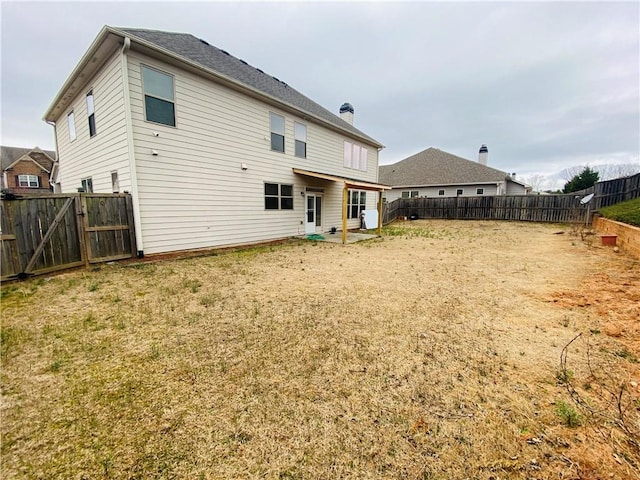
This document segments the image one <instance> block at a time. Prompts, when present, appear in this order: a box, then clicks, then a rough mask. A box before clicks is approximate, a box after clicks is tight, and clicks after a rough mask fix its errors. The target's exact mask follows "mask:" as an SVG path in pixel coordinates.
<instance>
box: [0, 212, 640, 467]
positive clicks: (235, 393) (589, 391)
mask: <svg viewBox="0 0 640 480" xmlns="http://www.w3.org/2000/svg"><path fill="white" fill-rule="evenodd" d="M560 232H564V233H560ZM639 326H640V261H638V260H637V259H633V258H631V257H628V256H625V255H624V254H623V253H618V254H616V253H614V252H613V250H612V249H611V247H603V246H601V245H599V242H597V241H593V242H592V241H591V240H590V239H589V238H587V239H586V241H584V240H582V239H581V238H580V237H579V236H576V235H573V234H572V233H571V229H570V228H569V227H563V226H558V225H538V224H519V223H497V222H458V221H416V222H404V223H397V224H395V225H393V226H391V227H389V228H386V229H385V231H384V236H383V238H380V239H376V240H370V241H367V242H360V243H357V244H352V245H346V246H343V245H335V244H327V243H320V242H311V241H302V240H301V241H295V242H291V243H287V244H284V245H277V246H268V247H260V248H252V249H248V250H241V251H236V252H226V253H219V254H217V255H208V256H203V257H199V258H189V259H182V260H180V259H171V260H163V261H156V262H145V263H130V264H118V265H102V266H100V267H96V268H94V269H91V270H86V271H74V272H70V273H64V274H60V275H56V276H53V277H51V278H37V279H32V280H29V281H26V282H21V283H12V284H6V285H3V286H2V337H1V339H2V350H1V355H2V356H1V359H2V371H1V389H2V391H1V393H2V397H1V400H2V401H1V404H0V406H1V414H2V418H1V427H0V428H1V433H2V439H1V440H2V447H1V448H2V450H1V452H2V458H1V460H2V462H1V467H0V477H2V478H3V479H10V478H47V479H53V478H64V479H67V478H75V479H98V478H140V479H142V478H203V479H244V478H266V479H338V478H352V479H385V478H389V479H391V478H393V479H400V478H406V479H486V480H489V479H492V480H498V479H510V478H513V479H608V478H611V479H619V480H622V479H634V478H640V475H639V474H638V471H639V470H640V447H639V442H640V439H639V437H638V435H639V432H640V390H639V389H638V388H639V387H638V384H639V383H640V364H639V363H638V359H639V358H640V327H639Z"/></svg>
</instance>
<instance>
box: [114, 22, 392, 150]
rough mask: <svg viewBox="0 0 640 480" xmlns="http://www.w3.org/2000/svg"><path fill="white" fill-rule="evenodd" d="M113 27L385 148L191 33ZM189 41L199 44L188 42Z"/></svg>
mask: <svg viewBox="0 0 640 480" xmlns="http://www.w3.org/2000/svg"><path fill="white" fill-rule="evenodd" d="M110 28H112V29H114V30H119V31H120V32H122V33H125V34H131V35H133V36H135V37H138V38H140V39H141V40H144V41H146V42H149V43H151V44H154V45H156V46H158V47H160V48H164V49H166V50H169V51H171V52H172V53H173V54H175V55H177V56H179V57H182V58H183V59H185V60H187V61H190V62H195V63H198V64H199V65H201V66H203V67H205V68H206V69H208V70H211V71H213V72H216V73H218V74H222V75H224V76H226V77H228V78H229V79H231V80H233V81H235V82H238V83H239V84H241V85H244V86H246V87H248V88H251V89H254V90H257V91H259V92H261V93H262V94H265V95H267V96H269V97H271V98H273V99H275V100H278V101H280V102H282V103H283V104H284V105H289V106H290V107H294V108H295V109H297V110H298V111H299V112H300V113H301V114H303V115H304V114H307V115H310V116H311V117H315V118H316V119H317V120H319V121H324V122H327V123H328V124H333V125H334V127H336V128H339V129H340V130H342V131H345V132H349V133H350V134H351V135H354V136H356V137H357V138H360V139H361V140H364V139H366V141H368V142H371V144H373V145H376V146H382V144H381V143H380V142H378V141H377V140H375V139H374V138H372V137H370V136H369V135H367V134H366V133H364V132H362V131H361V130H359V129H358V128H357V127H355V126H354V125H352V124H350V123H348V122H346V121H344V120H343V119H342V118H341V117H340V116H338V115H337V114H335V113H333V112H332V111H331V110H328V109H327V108H325V107H323V106H322V105H320V104H319V103H317V102H316V101H314V100H312V99H311V98H309V97H308V96H306V95H304V94H303V93H301V92H300V91H299V90H297V89H295V88H293V87H292V86H290V85H289V84H288V83H286V82H284V81H282V80H280V79H279V78H277V77H275V76H273V75H271V74H269V73H266V72H265V71H264V70H262V69H260V68H258V67H256V66H253V65H251V64H249V63H248V62H246V61H245V60H242V59H241V58H239V57H236V56H234V55H232V54H230V53H229V52H228V51H226V50H223V49H221V48H219V47H217V46H215V45H212V44H210V43H209V42H208V41H206V40H203V39H201V38H198V37H197V36H195V35H193V34H191V33H178V32H170V31H165V30H151V29H142V28H130V27H126V28H121V27H110ZM154 36H155V38H154ZM171 36H180V37H181V38H182V39H184V40H182V41H177V42H172V41H171V38H170V37H171ZM167 37H169V38H167ZM174 38H175V37H174ZM187 39H188V40H187ZM176 40H177V39H176ZM189 41H191V42H198V43H197V44H195V43H189ZM197 45H201V46H203V47H204V48H208V49H210V50H209V52H211V54H210V55H207V53H208V52H207V51H205V50H200V51H198V47H197ZM221 54H225V55H226V57H221V58H211V55H221ZM225 58H228V59H229V60H228V61H227V60H225ZM230 62H231V63H230Z"/></svg>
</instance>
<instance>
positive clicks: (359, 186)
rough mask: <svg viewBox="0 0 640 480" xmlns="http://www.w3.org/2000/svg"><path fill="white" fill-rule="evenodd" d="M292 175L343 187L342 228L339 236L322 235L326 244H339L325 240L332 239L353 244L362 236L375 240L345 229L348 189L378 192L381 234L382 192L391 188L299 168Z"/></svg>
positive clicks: (378, 226) (379, 231)
mask: <svg viewBox="0 0 640 480" xmlns="http://www.w3.org/2000/svg"><path fill="white" fill-rule="evenodd" d="M293 173H295V174H297V175H304V176H307V177H312V178H316V179H322V180H328V181H332V182H337V183H341V184H342V185H343V189H342V228H341V232H340V234H338V233H336V234H333V235H332V234H329V233H327V234H322V235H321V236H323V237H325V240H324V241H328V242H332V243H339V242H338V241H334V240H327V238H330V237H333V238H339V239H340V241H341V242H342V243H343V244H346V243H354V242H357V241H360V240H365V238H362V237H360V236H362V235H368V236H370V237H371V238H375V237H376V235H370V234H364V233H354V232H349V231H348V229H347V206H348V202H349V189H350V188H351V189H356V190H368V191H374V192H378V202H377V211H378V225H377V233H378V235H377V236H380V235H381V234H382V192H384V191H385V190H391V187H390V186H388V185H382V184H380V183H372V182H365V181H362V180H356V179H352V178H347V177H340V176H338V175H329V174H326V173H320V172H312V171H310V170H303V169H300V168H294V169H293Z"/></svg>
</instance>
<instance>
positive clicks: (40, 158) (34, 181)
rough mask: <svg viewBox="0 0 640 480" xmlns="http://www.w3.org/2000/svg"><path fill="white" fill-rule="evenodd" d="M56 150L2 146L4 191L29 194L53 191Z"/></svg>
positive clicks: (0, 157) (0, 152)
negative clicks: (52, 181) (51, 181)
mask: <svg viewBox="0 0 640 480" xmlns="http://www.w3.org/2000/svg"><path fill="white" fill-rule="evenodd" d="M55 158H56V152H52V151H50V150H40V149H39V148H38V147H35V148H22V147H4V146H3V147H0V160H1V161H2V191H3V192H5V193H16V194H29V193H51V192H52V191H53V189H52V186H51V183H50V180H51V177H52V174H55V165H56V162H55Z"/></svg>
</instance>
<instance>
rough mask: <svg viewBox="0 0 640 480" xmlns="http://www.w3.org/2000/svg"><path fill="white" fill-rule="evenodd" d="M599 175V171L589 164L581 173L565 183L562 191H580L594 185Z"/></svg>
mask: <svg viewBox="0 0 640 480" xmlns="http://www.w3.org/2000/svg"><path fill="white" fill-rule="evenodd" d="M599 177H600V175H599V174H598V172H596V171H595V170H592V169H591V168H589V166H588V165H587V166H586V167H584V169H583V170H582V171H581V172H580V173H577V174H575V175H574V176H573V178H571V180H569V181H568V182H567V183H565V184H564V188H563V189H562V193H571V192H578V191H580V190H584V189H585V188H589V187H593V186H594V185H595V183H596V182H597V181H598V178H599Z"/></svg>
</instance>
